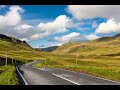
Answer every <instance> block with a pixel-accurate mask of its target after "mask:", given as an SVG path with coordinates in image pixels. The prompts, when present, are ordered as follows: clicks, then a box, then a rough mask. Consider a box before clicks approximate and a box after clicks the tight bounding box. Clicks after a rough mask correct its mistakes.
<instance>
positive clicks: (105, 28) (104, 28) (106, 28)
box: [95, 18, 120, 33]
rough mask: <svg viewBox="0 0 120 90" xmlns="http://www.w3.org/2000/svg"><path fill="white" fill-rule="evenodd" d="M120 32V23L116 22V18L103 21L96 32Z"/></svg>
mask: <svg viewBox="0 0 120 90" xmlns="http://www.w3.org/2000/svg"><path fill="white" fill-rule="evenodd" d="M112 32H120V23H119V22H116V21H115V19H113V18H112V19H110V20H108V21H107V22H103V23H101V24H100V25H99V26H98V28H97V29H96V31H95V33H112Z"/></svg>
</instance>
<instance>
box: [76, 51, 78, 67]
mask: <svg viewBox="0 0 120 90" xmlns="http://www.w3.org/2000/svg"><path fill="white" fill-rule="evenodd" d="M76 56H77V58H76V65H77V63H78V53H77V55H76Z"/></svg>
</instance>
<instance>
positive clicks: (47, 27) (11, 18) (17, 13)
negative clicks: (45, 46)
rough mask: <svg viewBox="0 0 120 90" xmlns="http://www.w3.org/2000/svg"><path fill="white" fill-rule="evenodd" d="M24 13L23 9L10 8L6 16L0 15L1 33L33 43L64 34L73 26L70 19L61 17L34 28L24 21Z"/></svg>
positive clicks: (17, 7) (64, 16)
mask: <svg viewBox="0 0 120 90" xmlns="http://www.w3.org/2000/svg"><path fill="white" fill-rule="evenodd" d="M22 12H24V10H23V9H22V8H21V7H19V6H10V7H9V11H7V12H6V14H5V15H0V33H2V34H5V35H9V36H13V37H16V38H19V39H21V40H27V41H31V40H35V39H39V38H42V37H47V36H48V35H51V34H56V33H64V32H66V31H68V29H69V27H70V26H71V24H72V20H71V19H70V18H69V17H67V16H66V15H60V16H58V17H57V18H56V19H55V20H54V21H53V22H52V21H48V22H46V23H40V24H39V25H37V26H32V25H29V24H27V23H25V22H24V21H23V20H22V16H21V13H22Z"/></svg>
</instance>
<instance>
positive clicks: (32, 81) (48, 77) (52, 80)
mask: <svg viewBox="0 0 120 90" xmlns="http://www.w3.org/2000/svg"><path fill="white" fill-rule="evenodd" d="M37 62H39V61H34V62H32V63H30V64H25V65H23V66H21V67H19V70H20V72H21V74H22V75H23V77H24V79H25V80H26V82H27V83H28V85H120V83H118V82H115V81H112V80H107V79H103V78H99V77H95V76H91V75H87V74H83V73H78V72H73V71H69V70H64V69H58V68H56V69H50V68H39V69H36V68H35V67H33V66H32V65H33V64H34V63H37Z"/></svg>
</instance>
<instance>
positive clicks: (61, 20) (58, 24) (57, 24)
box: [38, 15, 71, 33]
mask: <svg viewBox="0 0 120 90" xmlns="http://www.w3.org/2000/svg"><path fill="white" fill-rule="evenodd" d="M70 26H71V19H70V18H69V17H67V16H66V15H60V16H58V17H57V18H56V19H55V20H54V21H53V22H47V23H40V24H39V25H38V28H39V29H40V30H42V31H47V32H50V33H63V32H66V31H67V29H68V28H69V27H70Z"/></svg>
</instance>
